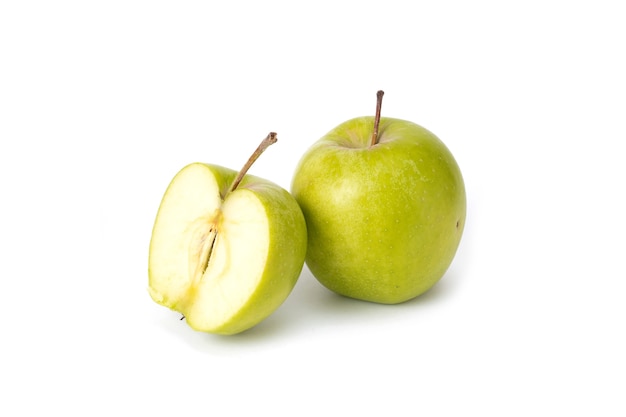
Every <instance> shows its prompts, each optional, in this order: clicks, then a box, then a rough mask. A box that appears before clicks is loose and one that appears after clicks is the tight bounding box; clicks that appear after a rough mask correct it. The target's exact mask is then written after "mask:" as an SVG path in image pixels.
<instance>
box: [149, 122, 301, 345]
mask: <svg viewBox="0 0 626 417" xmlns="http://www.w3.org/2000/svg"><path fill="white" fill-rule="evenodd" d="M275 141H276V135H275V134H274V133H272V134H270V135H268V137H267V138H266V139H265V140H264V141H263V142H262V144H261V145H260V146H259V148H258V149H257V151H256V152H255V153H254V154H253V156H252V157H251V158H250V160H249V161H248V163H247V164H246V166H244V168H243V169H242V170H241V171H240V172H239V173H237V172H235V171H233V170H230V169H227V168H223V167H220V166H217V165H210V164H204V163H192V164H190V165H187V166H186V167H184V168H183V169H182V170H181V171H180V172H178V174H177V175H176V176H175V177H174V179H173V180H172V181H171V183H170V185H169V187H168V188H167V190H166V192H165V195H164V196H163V199H162V201H161V205H160V207H159V210H158V213H157V216H156V220H155V223H154V228H153V231H152V238H151V240H150V253H149V268H148V272H149V292H150V295H151V296H152V299H153V300H154V301H156V302H157V303H159V304H161V305H163V306H166V307H169V308H170V309H172V310H175V311H178V312H180V313H182V314H183V316H184V317H185V319H186V320H187V323H188V324H189V325H190V326H191V327H192V328H193V329H195V330H199V331H205V332H210V333H219V334H235V333H239V332H242V331H244V330H246V329H249V328H251V327H253V326H255V325H256V324H258V323H259V322H261V321H262V320H264V319H265V318H266V317H268V316H269V315H270V314H271V313H272V312H274V311H275V310H276V309H277V308H278V307H279V306H280V305H281V304H282V303H283V301H284V300H285V299H286V298H287V296H288V295H289V293H290V292H291V290H292V289H293V287H294V285H295V283H296V281H297V279H298V277H299V275H300V272H301V270H302V267H303V265H304V257H305V252H306V241H307V237H306V224H305V221H304V218H303V216H302V212H301V211H300V208H299V206H298V204H297V203H296V201H295V200H294V198H293V197H292V196H291V194H289V192H287V191H286V190H285V189H283V188H281V187H280V186H278V185H276V184H274V183H272V182H270V181H267V180H264V179H261V178H257V177H254V176H251V175H245V174H246V171H247V170H248V168H249V167H250V165H252V163H253V162H254V160H255V159H256V158H257V157H258V156H259V155H260V153H261V152H263V150H264V149H265V148H266V147H267V146H269V145H270V144H271V143H274V142H275Z"/></svg>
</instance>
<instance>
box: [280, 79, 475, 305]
mask: <svg viewBox="0 0 626 417" xmlns="http://www.w3.org/2000/svg"><path fill="white" fill-rule="evenodd" d="M382 94H383V93H382V91H379V92H378V102H377V109H376V116H374V117H359V118H355V119H352V120H348V121H346V122H345V123H342V124H340V125H339V126H337V127H336V128H334V129H333V130H331V131H330V132H329V133H327V134H326V135H325V136H324V137H322V138H321V139H320V140H319V141H317V142H316V143H314V144H313V145H312V146H311V147H310V148H309V149H308V151H306V153H305V154H304V155H303V156H302V158H301V160H300V162H299V164H298V166H297V167H296V171H295V174H294V177H293V180H292V184H291V192H292V194H293V196H294V197H295V198H296V200H297V201H298V203H299V204H300V207H301V209H302V212H303V213H304V217H305V220H306V224H307V229H308V249H307V254H306V263H307V266H308V267H309V269H310V270H311V273H312V274H313V275H314V276H315V277H316V278H317V279H318V280H319V281H320V282H321V283H322V284H323V285H324V286H326V287H327V288H329V289H330V290H332V291H335V292H337V293H339V294H342V295H345V296H348V297H353V298H356V299H361V300H367V301H373V302H378V303H384V304H396V303H400V302H403V301H406V300H409V299H412V298H414V297H416V296H418V295H420V294H422V293H424V292H425V291H427V290H428V289H430V288H431V287H432V286H433V285H434V284H435V283H436V282H437V281H438V280H439V279H440V278H441V277H442V276H443V275H444V273H445V271H446V270H447V269H448V267H449V266H450V264H451V262H452V260H453V258H454V256H455V253H456V251H457V248H458V245H459V242H460V240H461V235H462V233H463V227H464V224H465V212H466V200H465V187H464V183H463V178H462V176H461V171H460V169H459V166H458V165H457V163H456V161H455V159H454V157H453V156H452V154H451V153H450V151H449V150H448V148H447V147H446V146H445V145H444V143H443V142H442V141H441V140H439V139H438V138H437V137H436V136H435V135H434V134H432V133H431V132H429V131H428V130H426V129H425V128H423V127H421V126H419V125H417V124H415V123H412V122H409V121H405V120H399V119H393V118H386V117H385V118H381V117H380V107H381V102H382Z"/></svg>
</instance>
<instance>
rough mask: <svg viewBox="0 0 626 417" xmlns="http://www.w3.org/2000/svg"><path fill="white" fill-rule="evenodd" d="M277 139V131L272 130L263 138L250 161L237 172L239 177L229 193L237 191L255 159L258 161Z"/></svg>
mask: <svg viewBox="0 0 626 417" xmlns="http://www.w3.org/2000/svg"><path fill="white" fill-rule="evenodd" d="M277 140H278V139H277V138H276V133H275V132H270V133H269V134H268V135H267V136H266V137H265V139H263V141H261V143H260V144H259V146H258V147H257V148H256V150H255V151H254V153H253V154H252V155H251V156H250V158H249V159H248V162H246V164H245V165H244V166H243V168H241V171H239V173H238V174H237V177H236V178H235V180H234V181H233V183H232V184H231V186H230V189H229V190H228V193H231V192H233V191H235V189H236V188H237V187H238V186H239V183H240V182H241V180H243V177H244V176H245V175H246V172H248V170H249V169H250V167H251V166H252V164H254V161H256V160H257V159H258V158H259V156H261V154H262V153H263V152H264V151H265V150H266V149H267V148H269V147H270V145H272V144H274V143H276V141H277Z"/></svg>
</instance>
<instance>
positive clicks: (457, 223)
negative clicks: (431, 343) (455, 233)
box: [456, 220, 461, 229]
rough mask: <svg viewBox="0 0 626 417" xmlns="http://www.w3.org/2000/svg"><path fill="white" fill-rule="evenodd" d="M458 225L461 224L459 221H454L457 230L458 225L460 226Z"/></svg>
mask: <svg viewBox="0 0 626 417" xmlns="http://www.w3.org/2000/svg"><path fill="white" fill-rule="evenodd" d="M460 224H461V221H460V220H457V221H456V228H457V229H458V228H459V225H460Z"/></svg>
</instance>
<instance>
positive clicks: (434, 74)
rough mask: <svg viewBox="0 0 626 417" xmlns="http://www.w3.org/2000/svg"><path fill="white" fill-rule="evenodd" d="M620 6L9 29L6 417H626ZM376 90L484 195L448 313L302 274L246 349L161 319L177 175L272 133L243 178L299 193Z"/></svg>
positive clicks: (4, 108) (5, 39)
mask: <svg viewBox="0 0 626 417" xmlns="http://www.w3.org/2000/svg"><path fill="white" fill-rule="evenodd" d="M620 3H621V2H619V1H614V2H610V1H602V0H594V1H569V2H567V1H549V0H547V1H525V2H502V1H500V2H498V1H480V0H479V1H473V2H461V1H457V2H455V1H432V2H410V3H409V2H404V3H403V2H399V1H393V0H385V1H380V0H379V1H376V2H370V1H358V2H342V1H339V0H337V1H328V2H327V1H317V2H310V3H301V2H290V3H288V2H284V3H283V2H280V1H264V2H260V1H259V2H252V1H249V2H245V1H240V2H236V1H234V2H226V1H223V2H202V1H178V2H174V1H172V2H166V1H107V2H104V1H102V2H86V1H83V2H81V1H57V2H52V1H50V2H43V1H42V2H33V1H6V2H3V3H2V4H1V5H0V75H1V76H0V141H1V142H0V196H1V197H0V198H1V205H0V214H1V216H0V243H1V250H2V252H1V253H2V255H1V258H0V280H1V281H0V282H1V297H2V302H1V303H0V309H1V317H2V324H1V326H2V335H3V336H2V339H3V342H1V344H0V384H1V392H0V397H1V398H2V400H1V401H0V415H7V416H9V415H11V416H22V415H24V416H25V415H56V414H57V413H61V414H62V415H81V416H85V415H142V416H143V415H145V416H160V415H178V416H185V415H243V414H244V413H250V412H253V413H262V414H261V415H265V413H267V415H286V416H287V415H288V416H294V415H392V414H398V415H424V416H439V415H441V416H444V415H445V416H447V415H450V416H460V415H483V416H516V415H520V416H521V415H523V416H528V415H534V416H536V415H542V416H543V415H545V416H554V415H597V416H618V415H620V416H623V415H625V413H626V399H625V397H624V393H625V392H626V359H625V358H624V356H625V353H624V352H625V351H626V341H625V333H626V331H625V329H626V302H625V300H624V298H625V295H626V283H625V281H626V271H625V269H624V261H623V259H624V253H625V249H626V244H625V242H624V239H625V234H626V218H625V214H624V213H625V212H626V205H625V203H624V194H625V190H624V185H623V183H624V179H625V178H626V175H625V174H626V172H625V169H624V165H623V159H624V158H623V149H624V146H623V144H624V142H625V140H626V123H625V121H626V120H625V116H626V81H625V79H626V75H625V74H626V53H625V51H626V25H625V24H624V21H625V18H626V15H625V13H624V11H623V10H624V8H623V5H620ZM409 5H410V6H409ZM378 89H383V90H385V92H386V94H385V100H384V104H383V115H386V116H392V117H398V118H404V119H408V120H412V121H414V122H416V123H419V124H421V125H423V126H425V127H427V128H428V129H430V130H431V131H433V132H435V133H436V134H437V135H438V136H439V137H440V138H441V139H442V140H443V141H444V142H445V143H446V144H447V145H448V147H449V148H450V149H451V150H452V152H453V153H454V155H455V157H456V159H457V161H458V163H459V165H460V166H461V169H462V172H463V175H464V177H465V181H466V187H467V193H468V215H467V226H466V229H465V235H464V237H463V240H462V242H461V246H460V248H459V251H458V253H457V257H456V258H455V260H454V262H453V264H452V266H451V267H450V269H449V271H448V273H447V274H446V276H445V277H444V278H443V279H442V280H441V281H440V283H439V284H438V285H437V286H436V287H435V288H434V289H433V290H432V291H430V292H429V293H427V294H425V295H424V296H422V297H419V298H417V299H415V300H413V301H411V302H408V303H405V304H402V305H397V306H382V305H375V304H370V303H364V302H359V301H354V300H350V299H346V298H342V297H339V296H336V295H334V294H332V293H330V292H329V291H327V290H326V289H324V288H323V287H321V286H320V285H319V284H318V283H317V282H316V281H315V279H314V278H313V277H312V276H311V274H310V272H309V271H308V270H307V269H306V268H305V270H304V271H303V273H302V275H301V277H300V280H299V282H298V284H297V286H296V288H295V289H294V291H293V293H292V294H291V296H290V297H289V298H288V300H287V301H286V302H285V303H284V304H283V305H282V306H281V307H280V309H279V310H278V311H276V313H275V314H274V315H272V316H271V317H270V318H269V319H267V320H266V321H264V322H263V323H262V324H260V325H259V326H257V327H255V328H254V329H252V330H250V331H248V332H245V333H243V334H241V335H238V336H234V337H221V336H214V335H208V334H201V333H197V332H194V331H192V330H191V329H190V328H189V327H188V326H187V325H186V324H185V322H183V321H179V320H178V319H179V317H180V316H179V315H178V314H176V313H174V312H171V311H169V310H167V309H165V308H163V307H161V306H158V305H157V304H155V303H154V302H153V301H152V300H151V299H150V297H149V295H148V293H147V257H148V243H149V240H150V233H151V228H152V223H153V221H154V217H155V214H156V211H157V208H158V205H159V202H160V199H161V197H162V194H163V192H164V191H165V188H166V186H167V184H168V183H169V181H170V179H171V178H172V177H173V175H174V174H175V173H176V172H177V171H178V170H179V169H180V168H182V167H183V166H184V165H185V164H187V163H189V162H193V161H205V162H212V163H218V164H222V165H224V166H228V167H231V168H233V169H238V168H240V167H241V165H242V164H243V162H244V161H245V160H246V159H247V157H248V155H249V154H250V153H251V152H252V150H253V149H254V148H255V147H256V145H257V144H258V142H259V141H260V140H261V139H262V138H263V137H265V135H266V134H267V133H268V132H269V131H270V130H274V131H276V132H278V138H279V142H278V143H277V144H276V145H274V146H273V147H271V148H270V149H269V150H268V151H267V152H266V153H265V154H264V155H263V156H262V157H261V159H260V160H259V161H258V162H257V164H256V165H255V166H254V167H253V168H252V171H251V173H253V174H256V175H259V176H263V177H266V178H268V179H271V180H273V181H275V182H276V183H278V184H280V185H282V186H283V187H285V188H289V185H290V182H291V176H292V174H293V170H294V168H295V165H296V163H297V161H298V159H299V157H300V155H302V153H303V152H304V151H305V150H306V149H307V148H308V147H309V146H310V145H311V144H312V143H313V142H314V141H315V140H317V139H318V138H319V137H321V136H322V135H324V134H325V133H326V132H327V131H328V130H330V129H331V128H332V127H334V126H335V125H337V124H339V123H341V122H343V121H344V120H346V119H349V118H352V117H355V116H361V115H371V114H373V112H374V107H375V92H376V90H378ZM390 169H392V167H390ZM470 413H471V414H470Z"/></svg>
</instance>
